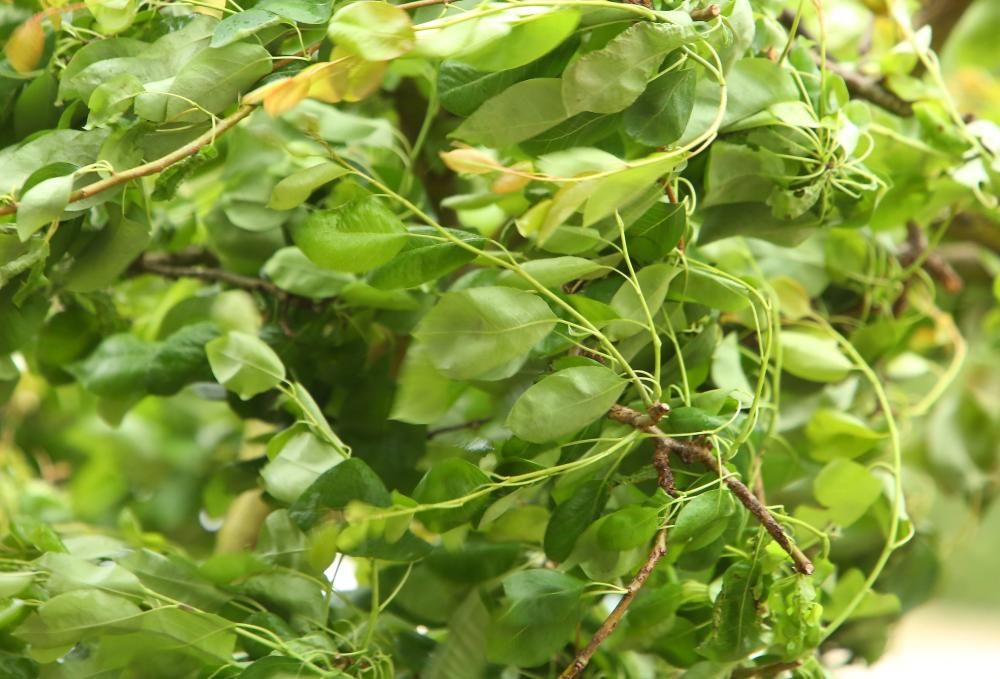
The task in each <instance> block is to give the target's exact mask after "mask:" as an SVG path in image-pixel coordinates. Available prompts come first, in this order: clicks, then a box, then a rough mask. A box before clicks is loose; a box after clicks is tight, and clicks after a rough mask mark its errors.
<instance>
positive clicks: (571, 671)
mask: <svg viewBox="0 0 1000 679" xmlns="http://www.w3.org/2000/svg"><path fill="white" fill-rule="evenodd" d="M666 553H667V529H666V528H664V529H662V530H660V531H659V532H658V533H657V534H656V541H655V542H654V543H653V549H652V550H650V552H649V554H647V555H646V560H645V561H644V562H643V563H642V566H641V567H640V568H639V571H638V572H637V573H636V574H635V577H634V578H632V582H630V583H629V584H628V587H627V588H626V589H625V594H624V595H623V596H622V598H621V601H619V602H618V605H617V606H615V609H614V610H613V611H611V613H609V614H608V617H606V618H605V619H604V622H603V623H601V626H600V627H598V628H597V631H596V632H594V636H592V637H591V638H590V643H588V644H587V647H586V648H584V649H583V650H582V651H580V652H579V653H578V654H577V656H576V658H575V659H574V660H573V662H572V663H571V664H570V665H569V667H567V668H566V669H565V670H564V671H563V673H562V674H560V675H559V679H576V677H579V676H580V673H581V672H583V670H584V669H586V667H587V664H588V663H589V662H590V659H591V658H592V657H593V655H594V653H596V652H597V649H598V647H599V646H600V645H601V644H602V643H603V642H604V640H605V639H607V638H608V637H609V636H611V634H612V633H613V632H614V631H615V629H616V628H617V627H618V623H620V622H621V621H622V617H623V616H624V615H625V611H627V610H628V607H629V606H631V605H632V600H633V599H635V595H636V594H638V593H639V590H640V589H642V586H643V585H644V584H646V580H647V579H649V576H650V574H651V573H652V572H653V568H655V567H656V563H657V562H658V561H659V560H660V559H661V558H663V555H664V554H666Z"/></svg>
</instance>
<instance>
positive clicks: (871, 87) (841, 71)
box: [778, 9, 913, 118]
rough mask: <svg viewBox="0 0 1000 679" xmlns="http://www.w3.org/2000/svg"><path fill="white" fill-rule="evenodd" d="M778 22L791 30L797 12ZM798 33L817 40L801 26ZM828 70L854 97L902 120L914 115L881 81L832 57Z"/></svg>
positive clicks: (787, 13)
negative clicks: (847, 66) (841, 80)
mask: <svg viewBox="0 0 1000 679" xmlns="http://www.w3.org/2000/svg"><path fill="white" fill-rule="evenodd" d="M778 21H779V22H780V23H781V25H782V26H784V27H785V28H787V29H788V30H791V29H792V27H793V26H795V25H796V24H795V12H793V11H791V10H787V9H786V10H784V11H782V12H781V14H780V15H779V16H778ZM796 32H797V33H798V34H799V35H801V36H802V37H804V38H806V39H808V40H815V38H813V36H811V35H810V34H809V32H808V31H806V30H805V29H804V28H802V25H801V24H799V25H798V26H797V27H796ZM812 57H813V60H815V61H816V63H817V64H821V62H822V59H821V58H820V55H819V54H817V53H816V52H815V51H814V52H813V53H812ZM826 68H827V70H829V71H830V72H832V73H836V74H837V75H839V76H840V77H841V78H843V79H844V83H845V84H846V85H847V91H848V92H849V93H850V94H851V96H852V97H854V98H856V99H864V100H865V101H870V102H871V103H873V104H875V105H876V106H879V107H881V108H884V109H885V110H886V111H889V112H890V113H895V114H896V115H898V116H900V117H902V118H909V117H910V116H912V115H913V106H912V105H911V104H910V102H908V101H906V100H905V99H902V98H900V97H898V96H897V95H896V94H895V93H893V92H890V91H889V90H887V89H886V88H885V87H883V86H882V83H880V82H879V81H877V80H875V79H873V78H869V77H868V76H865V75H861V74H860V73H857V72H855V71H852V70H850V69H849V68H845V67H844V66H843V65H841V64H839V63H837V61H836V60H835V59H833V58H832V57H830V56H827V57H826Z"/></svg>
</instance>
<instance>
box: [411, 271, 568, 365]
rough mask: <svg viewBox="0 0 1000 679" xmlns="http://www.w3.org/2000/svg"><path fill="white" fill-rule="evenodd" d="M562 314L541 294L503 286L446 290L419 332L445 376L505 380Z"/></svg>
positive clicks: (418, 335) (419, 328)
mask: <svg viewBox="0 0 1000 679" xmlns="http://www.w3.org/2000/svg"><path fill="white" fill-rule="evenodd" d="M555 324H556V316H555V314H553V313H552V311H551V310H550V309H549V307H548V305H547V304H546V303H545V302H543V301H542V300H541V299H539V298H538V297H537V296H536V295H533V294H531V293H529V292H523V291H520V290H512V289H510V288H502V287H485V288H472V289H469V290H462V291H459V292H448V293H445V294H444V295H443V296H442V297H441V299H440V300H438V303H437V304H436V305H435V306H434V308H433V309H431V310H430V311H429V312H428V313H427V315H426V316H424V318H423V320H422V321H421V322H420V324H419V325H418V326H417V329H416V330H415V331H414V336H415V337H416V338H417V339H418V340H420V341H421V342H422V343H423V344H424V345H425V347H426V348H427V350H428V351H429V352H430V355H431V360H432V361H434V365H435V366H436V367H437V369H438V370H440V371H441V372H442V373H443V374H444V375H447V376H448V377H451V378H453V379H458V380H469V379H483V380H499V379H504V378H507V377H510V376H511V375H513V374H514V373H516V372H517V371H518V370H519V369H520V368H521V366H522V365H523V364H524V361H525V360H526V359H527V357H528V352H530V351H531V349H532V347H534V346H535V345H536V344H538V343H539V342H540V341H541V340H542V339H544V338H545V336H546V335H548V334H549V332H551V331H552V329H553V328H554V327H555Z"/></svg>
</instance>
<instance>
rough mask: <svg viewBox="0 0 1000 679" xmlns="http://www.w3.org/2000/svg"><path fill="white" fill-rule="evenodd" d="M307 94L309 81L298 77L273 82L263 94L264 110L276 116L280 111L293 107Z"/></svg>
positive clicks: (283, 111) (273, 116)
mask: <svg viewBox="0 0 1000 679" xmlns="http://www.w3.org/2000/svg"><path fill="white" fill-rule="evenodd" d="M308 94H309V82H308V81H306V80H300V79H299V78H289V79H288V80H281V81H279V82H277V83H274V87H273V88H270V91H268V92H266V93H265V94H264V110H265V111H266V112H267V115H269V116H271V117H272V118H277V117H278V116H280V115H281V114H282V113H285V112H286V111H290V110H292V109H293V108H295V106H296V104H298V103H299V102H300V101H302V100H303V99H305V98H306V96H307V95H308Z"/></svg>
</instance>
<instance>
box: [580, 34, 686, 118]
mask: <svg viewBox="0 0 1000 679" xmlns="http://www.w3.org/2000/svg"><path fill="white" fill-rule="evenodd" d="M697 36H698V33H697V31H696V30H695V29H694V28H693V26H691V25H686V26H682V25H678V24H671V23H652V22H648V21H640V22H638V23H635V24H632V25H631V26H629V27H628V28H627V29H625V31H623V32H622V33H620V34H619V35H617V36H615V37H614V38H613V39H612V40H611V42H609V43H608V44H607V45H606V46H605V47H603V48H601V49H599V50H595V51H593V52H588V53H586V54H584V55H583V56H582V57H580V58H579V59H578V60H576V61H575V62H573V64H571V65H570V67H569V68H567V69H566V73H565V74H564V75H563V78H562V94H563V101H564V102H565V104H566V110H567V111H568V112H569V114H570V115H573V114H576V113H580V112H581V111H592V112H594V113H614V112H616V111H621V110H622V109H624V108H625V107H627V106H628V105H629V104H631V103H632V102H633V101H635V100H636V99H637V98H638V97H639V95H640V94H642V92H643V90H645V89H646V83H647V82H648V81H649V79H650V78H651V77H652V76H653V74H654V73H656V70H657V69H658V68H659V67H660V63H661V62H662V61H663V59H664V57H665V56H666V55H667V53H668V52H671V51H673V50H675V49H677V48H678V47H680V46H682V45H684V44H686V43H688V42H691V41H693V40H695V39H696V38H697Z"/></svg>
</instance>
